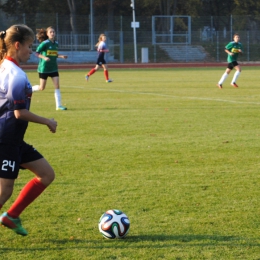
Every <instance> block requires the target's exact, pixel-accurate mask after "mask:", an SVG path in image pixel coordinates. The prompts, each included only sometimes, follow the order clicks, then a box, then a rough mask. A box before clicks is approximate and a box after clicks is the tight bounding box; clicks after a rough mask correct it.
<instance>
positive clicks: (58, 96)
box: [54, 89, 61, 108]
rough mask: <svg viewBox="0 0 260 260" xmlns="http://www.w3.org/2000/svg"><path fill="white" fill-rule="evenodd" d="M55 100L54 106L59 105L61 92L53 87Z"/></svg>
mask: <svg viewBox="0 0 260 260" xmlns="http://www.w3.org/2000/svg"><path fill="white" fill-rule="evenodd" d="M54 97H55V102H56V108H57V107H59V106H61V94H60V89H55V92H54Z"/></svg>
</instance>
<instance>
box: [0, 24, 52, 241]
mask: <svg viewBox="0 0 260 260" xmlns="http://www.w3.org/2000/svg"><path fill="white" fill-rule="evenodd" d="M34 37H35V36H34V33H33V31H32V30H31V29H30V28H29V27H27V26H26V25H21V24H20V25H13V26H11V27H10V28H9V29H8V30H6V31H2V32H0V118H1V119H0V209H1V208H2V207H3V205H4V204H5V202H6V201H7V200H8V199H9V198H10V197H11V195H12V192H13V188H14V182H15V179H16V178H17V176H18V172H19V168H20V169H27V170H29V171H31V172H33V173H34V174H35V178H33V179H32V180H31V181H29V182H28V183H27V184H26V185H25V186H24V188H23V189H22V190H21V192H20V194H19V196H18V197H17V199H16V200H15V201H14V203H13V204H12V205H11V207H10V208H9V210H7V212H5V213H3V214H2V215H1V216H0V224H1V225H3V226H6V227H8V228H10V229H12V230H13V231H14V232H16V233H17V234H19V235H22V236H26V235H27V234H28V233H27V231H26V230H25V229H24V228H23V227H22V224H21V220H20V218H19V216H20V214H21V213H22V212H23V210H24V209H25V208H26V207H27V206H28V205H29V204H31V203H32V202H33V201H34V200H35V199H36V198H37V197H38V196H39V195H40V194H41V193H42V192H43V191H44V190H45V189H46V187H47V186H48V185H49V184H51V182H52V181H53V180H54V177H55V174H54V171H53V169H52V167H51V166H50V165H49V163H48V162H47V161H46V160H45V159H44V158H43V156H42V155H41V154H40V153H39V152H37V151H36V149H35V148H34V147H33V146H31V145H29V144H27V143H26V142H25V141H24V140H23V139H24V135H25V131H26V128H27V126H28V122H33V123H38V124H43V125H46V126H47V127H48V128H49V130H50V131H51V132H52V133H55V132H56V127H57V122H56V121H55V120H54V119H48V118H44V117H41V116H38V115H36V114H33V113H31V112H30V111H29V108H30V102H31V95H32V87H31V84H30V82H29V81H28V79H27V76H26V74H25V73H24V72H23V70H22V69H21V68H20V67H19V64H20V63H21V62H26V61H27V60H28V59H29V58H30V54H32V43H33V41H34Z"/></svg>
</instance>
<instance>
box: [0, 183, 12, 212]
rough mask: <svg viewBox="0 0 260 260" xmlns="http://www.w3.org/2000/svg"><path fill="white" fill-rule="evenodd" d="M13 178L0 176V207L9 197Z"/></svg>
mask: <svg viewBox="0 0 260 260" xmlns="http://www.w3.org/2000/svg"><path fill="white" fill-rule="evenodd" d="M14 181H15V180H14V179H5V178H0V209H1V208H2V206H3V205H4V204H5V203H6V201H7V200H8V199H9V198H10V197H11V195H12V193H13V188H14Z"/></svg>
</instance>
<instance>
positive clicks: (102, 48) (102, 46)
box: [86, 34, 112, 83]
mask: <svg viewBox="0 0 260 260" xmlns="http://www.w3.org/2000/svg"><path fill="white" fill-rule="evenodd" d="M106 39H107V38H106V35H105V34H100V35H99V40H98V43H97V44H96V47H97V51H98V58H97V63H96V67H95V68H94V69H92V70H90V72H89V73H88V74H87V75H86V80H87V81H88V80H89V77H90V76H91V75H92V74H94V73H95V72H96V71H97V70H98V69H99V67H100V66H102V67H103V69H104V74H105V78H106V82H107V83H110V82H112V80H111V79H109V77H108V69H107V64H106V61H105V53H106V52H109V49H107V45H106Z"/></svg>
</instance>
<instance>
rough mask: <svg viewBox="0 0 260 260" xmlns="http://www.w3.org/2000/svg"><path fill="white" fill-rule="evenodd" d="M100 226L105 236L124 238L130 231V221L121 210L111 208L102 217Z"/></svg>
mask: <svg viewBox="0 0 260 260" xmlns="http://www.w3.org/2000/svg"><path fill="white" fill-rule="evenodd" d="M98 228H99V232H100V233H101V234H102V235H103V236H104V237H105V238H108V239H114V238H124V237H125V236H126V235H127V234H128V232H129V228H130V221H129V219H128V217H127V215H126V214H125V213H124V212H122V211H121V210H117V209H110V210H108V211H106V212H105V213H104V214H103V215H102V216H101V217H100V219H99V223H98Z"/></svg>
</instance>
